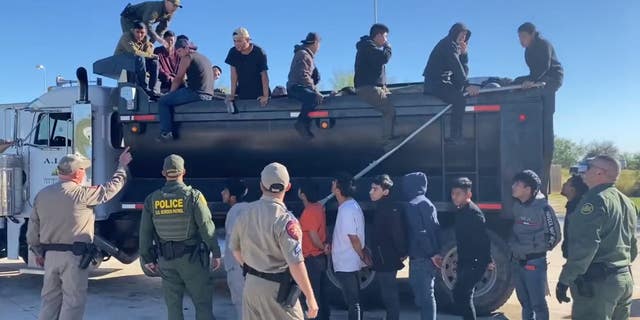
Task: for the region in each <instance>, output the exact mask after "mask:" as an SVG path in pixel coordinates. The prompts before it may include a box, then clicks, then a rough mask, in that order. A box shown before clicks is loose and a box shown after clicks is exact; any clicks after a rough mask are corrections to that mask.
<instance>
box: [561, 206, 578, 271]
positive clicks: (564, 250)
mask: <svg viewBox="0 0 640 320" xmlns="http://www.w3.org/2000/svg"><path fill="white" fill-rule="evenodd" d="M581 199H582V197H576V198H575V199H573V200H571V201H567V205H565V208H566V209H567V210H566V212H567V213H566V214H565V216H564V225H563V226H562V234H563V235H564V239H563V241H562V256H563V257H564V258H565V259H566V258H568V257H569V241H568V239H569V235H568V234H567V231H568V230H569V216H571V214H572V213H573V211H575V210H576V207H577V206H578V203H580V200H581Z"/></svg>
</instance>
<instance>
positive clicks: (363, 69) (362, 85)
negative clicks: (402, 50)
mask: <svg viewBox="0 0 640 320" xmlns="http://www.w3.org/2000/svg"><path fill="white" fill-rule="evenodd" d="M388 35H389V28H388V27H387V26H385V25H383V24H379V23H376V24H374V25H373V26H372V27H371V29H370V30H369V35H368V36H363V37H361V38H360V41H358V43H357V44H356V49H357V53H356V63H355V74H354V78H353V82H354V85H355V87H356V93H357V94H358V96H359V97H360V98H361V99H362V100H364V101H365V102H366V103H368V104H370V105H372V106H373V107H374V108H375V109H377V110H378V111H380V112H381V113H382V139H383V140H384V141H385V144H386V145H387V146H390V145H392V144H394V143H395V142H397V141H396V140H397V139H394V138H395V136H394V131H393V127H394V123H395V120H396V108H395V107H394V106H393V104H392V103H391V100H390V99H389V96H388V93H389V92H388V90H387V78H386V74H385V66H386V64H387V63H388V62H389V60H390V59H391V45H390V44H389V40H388V38H387V37H388Z"/></svg>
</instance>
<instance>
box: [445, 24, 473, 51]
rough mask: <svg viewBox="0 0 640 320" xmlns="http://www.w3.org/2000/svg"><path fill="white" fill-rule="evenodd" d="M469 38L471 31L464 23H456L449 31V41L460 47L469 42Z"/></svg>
mask: <svg viewBox="0 0 640 320" xmlns="http://www.w3.org/2000/svg"><path fill="white" fill-rule="evenodd" d="M469 38H471V31H469V29H468V28H467V26H466V25H464V23H462V22H458V23H455V24H454V25H453V26H451V28H450V29H449V39H451V40H453V41H455V43H457V44H459V45H460V44H462V43H466V42H468V41H469Z"/></svg>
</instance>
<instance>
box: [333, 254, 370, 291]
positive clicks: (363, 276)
mask: <svg viewBox="0 0 640 320" xmlns="http://www.w3.org/2000/svg"><path fill="white" fill-rule="evenodd" d="M375 277H376V272H375V271H373V269H372V268H370V267H365V268H362V269H360V271H358V281H359V282H360V290H362V289H365V288H367V287H368V286H369V285H371V282H373V279H375ZM327 278H329V281H331V283H332V284H333V285H334V286H336V287H337V288H338V289H340V290H342V286H341V285H340V282H339V281H338V279H337V278H336V276H335V271H334V270H333V263H332V262H331V257H330V256H329V257H327Z"/></svg>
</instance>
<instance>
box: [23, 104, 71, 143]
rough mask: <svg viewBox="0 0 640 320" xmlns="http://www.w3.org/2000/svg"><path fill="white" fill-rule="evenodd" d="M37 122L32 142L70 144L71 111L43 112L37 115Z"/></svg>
mask: <svg viewBox="0 0 640 320" xmlns="http://www.w3.org/2000/svg"><path fill="white" fill-rule="evenodd" d="M38 122H39V125H38V128H37V129H36V137H35V141H34V142H33V143H34V144H36V145H42V146H50V147H64V146H71V138H72V137H73V126H72V124H71V113H69V112H64V113H43V114H40V115H39V116H38Z"/></svg>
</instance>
